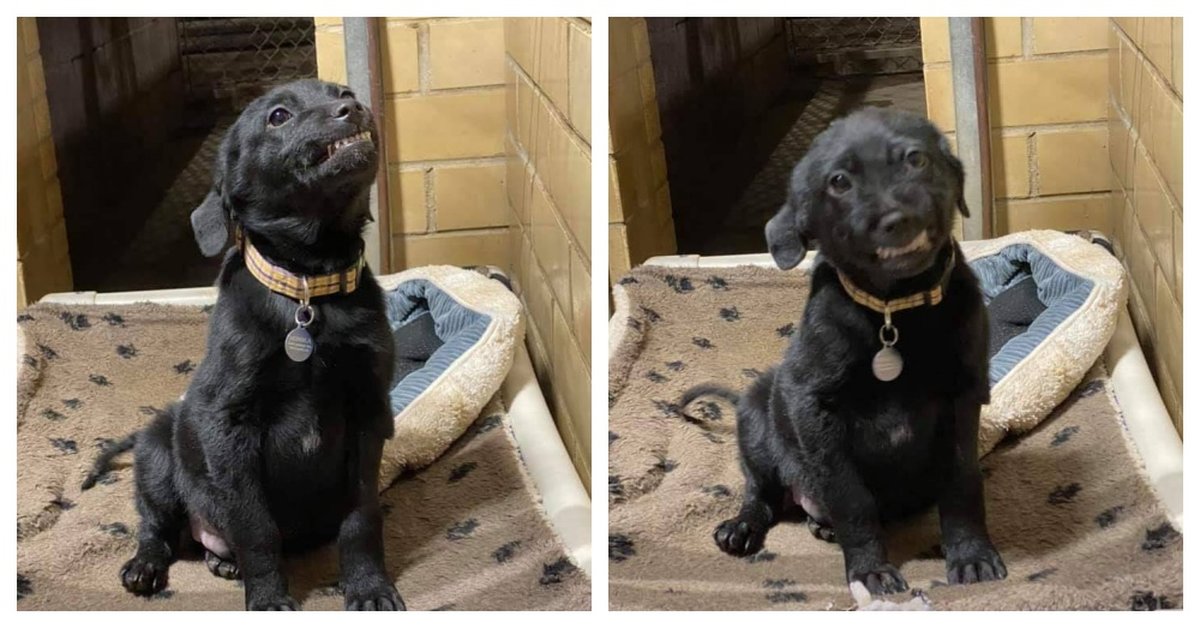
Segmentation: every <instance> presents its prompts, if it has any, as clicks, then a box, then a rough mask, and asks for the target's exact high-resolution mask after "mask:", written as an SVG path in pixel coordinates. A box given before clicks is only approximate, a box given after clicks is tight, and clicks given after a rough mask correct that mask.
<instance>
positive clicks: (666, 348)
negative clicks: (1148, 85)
mask: <svg viewBox="0 0 1200 628" xmlns="http://www.w3.org/2000/svg"><path fill="white" fill-rule="evenodd" d="M1085 244H1086V243H1085ZM1088 246H1090V245H1088ZM990 250H992V249H985V251H990ZM995 250H1000V249H995ZM808 285H809V284H808V275H807V273H803V272H780V271H778V270H773V269H765V268H757V267H751V266H741V267H735V268H729V267H707V268H668V267H653V266H644V267H640V268H637V269H635V270H634V271H632V272H631V273H630V274H629V275H628V276H626V277H624V278H623V279H621V280H620V281H619V282H618V285H617V286H616V288H615V289H614V304H615V313H614V315H613V318H612V320H611V323H610V362H609V364H610V366H609V394H610V413H609V445H608V447H609V510H610V514H609V583H610V585H609V601H610V605H611V607H612V608H614V609H622V610H627V609H646V610H649V609H679V610H682V609H688V610H718V609H721V610H725V609H729V610H734V609H776V610H782V609H808V610H824V609H845V608H850V607H853V606H854V605H855V604H856V602H855V599H854V598H853V597H852V596H851V594H850V591H849V590H848V588H847V586H846V582H845V572H844V566H843V559H842V555H841V551H840V549H839V548H838V547H837V546H835V545H830V544H828V543H825V542H823V541H819V540H817V539H815V538H813V537H812V536H811V534H810V533H809V532H808V529H807V527H806V526H805V525H804V524H787V523H785V524H781V525H779V526H777V527H776V528H775V529H774V530H772V531H771V533H770V534H769V535H768V536H767V540H766V546H765V547H764V549H763V551H761V552H760V553H758V554H756V555H754V556H751V557H748V558H735V557H732V556H728V555H726V554H723V553H722V552H720V551H719V550H718V549H717V547H716V545H715V544H714V543H713V540H712V532H713V529H714V528H715V527H716V525H717V524H718V523H719V522H720V521H722V520H724V519H726V518H729V517H731V516H733V515H735V514H736V513H737V511H738V507H739V505H740V502H741V489H742V477H741V473H740V471H739V469H738V459H737V450H736V437H735V433H734V421H735V419H734V409H733V408H732V407H731V406H730V405H728V404H726V403H725V402H724V401H721V400H719V399H701V400H698V401H697V402H696V403H694V404H693V405H692V406H691V407H690V408H687V409H686V412H687V415H689V416H690V417H692V418H693V419H699V420H698V421H689V420H685V419H684V418H683V412H684V409H681V408H679V407H678V406H677V405H676V402H677V400H678V399H679V397H680V395H681V394H682V393H683V391H684V390H686V389H688V388H689V387H691V386H693V385H696V384H701V383H706V382H722V383H726V384H730V385H732V386H735V387H738V386H741V385H744V384H748V383H749V382H751V381H752V379H753V378H754V377H757V375H758V374H759V373H760V372H761V371H762V370H764V369H766V368H768V367H769V366H771V365H772V364H775V363H777V362H778V360H779V356H781V355H782V353H783V350H784V348H785V347H786V346H787V343H788V342H789V341H790V339H791V336H792V335H793V334H794V333H795V330H796V324H797V321H799V319H800V314H801V312H802V311H803V307H804V300H805V296H806V295H807V290H808ZM781 294H788V295H795V296H794V297H791V296H789V298H788V299H785V300H781V299H780V296H779V295H781ZM1086 366H1087V367H1088V368H1089V369H1091V370H1090V371H1089V372H1088V373H1087V374H1085V376H1084V380H1083V381H1082V382H1081V384H1080V385H1079V386H1076V387H1075V389H1074V391H1072V392H1070V393H1069V394H1068V396H1067V398H1066V399H1065V400H1064V401H1063V402H1062V403H1061V404H1059V406H1058V408H1057V409H1056V410H1054V411H1053V412H1051V413H1050V416H1049V417H1048V418H1047V419H1046V420H1045V421H1043V422H1042V423H1041V424H1040V425H1037V426H1035V427H1033V429H1031V430H1030V431H1029V432H1027V433H1025V434H1023V435H1021V436H1019V437H1017V436H1014V437H1010V438H1008V439H1006V440H1004V441H1003V442H1001V443H1000V444H999V445H998V446H997V447H995V449H994V450H993V451H992V452H991V453H990V454H988V455H987V456H985V457H984V458H983V459H982V463H981V464H982V467H983V468H984V473H985V476H986V478H987V479H986V480H985V485H984V488H985V492H986V500H987V512H988V524H989V529H990V532H991V535H992V539H993V540H994V541H995V543H996V546H997V548H998V549H999V550H1000V552H1001V554H1002V555H1003V557H1004V559H1005V561H1006V563H1007V565H1008V572H1009V576H1008V579H1007V580H1004V581H1002V582H993V583H986V584H977V585H970V586H947V585H946V584H945V582H946V580H945V579H946V575H945V564H944V559H943V558H942V557H941V555H940V551H941V550H940V547H939V543H940V532H939V527H938V522H937V518H936V514H934V513H930V514H928V515H927V516H924V517H922V518H919V519H917V520H914V521H912V522H909V523H906V524H904V525H901V526H897V527H895V528H892V529H889V530H888V542H889V552H890V555H891V558H892V559H893V561H894V562H895V564H896V565H897V567H899V568H900V570H901V572H902V573H903V574H904V576H905V577H906V579H907V580H908V582H909V584H910V586H912V587H913V589H914V590H921V591H922V592H923V593H922V595H924V596H925V598H926V599H927V600H928V606H929V607H931V608H933V609H938V610H949V609H959V610H1001V609H1011V610H1017V609H1130V608H1137V609H1157V608H1168V607H1181V606H1182V604H1183V598H1182V596H1183V588H1182V543H1183V542H1182V536H1181V533H1180V531H1179V530H1178V529H1177V528H1176V527H1174V525H1173V524H1172V519H1171V517H1170V515H1169V513H1168V511H1167V509H1166V508H1165V507H1164V506H1163V504H1162V502H1160V501H1159V499H1158V498H1157V496H1156V494H1155V491H1154V489H1153V488H1152V487H1151V485H1150V483H1149V481H1148V480H1147V478H1146V477H1145V476H1144V475H1143V472H1142V464H1141V460H1140V459H1139V457H1138V454H1137V453H1136V449H1135V448H1134V447H1133V445H1132V444H1131V443H1130V442H1129V438H1128V433H1127V429H1126V426H1125V422H1124V417H1123V416H1122V413H1121V408H1120V407H1119V406H1118V405H1117V404H1116V401H1115V399H1114V398H1113V396H1112V394H1111V390H1110V381H1109V378H1108V376H1107V372H1106V365H1105V364H1104V363H1103V362H1096V361H1095V360H1092V361H1090V362H1089V363H1088V364H1087V365H1086ZM910 596H911V594H910V593H906V594H900V595H897V596H891V598H890V599H891V600H892V601H897V602H906V601H909V600H910ZM920 605H921V606H924V605H925V604H924V603H922V604H920Z"/></svg>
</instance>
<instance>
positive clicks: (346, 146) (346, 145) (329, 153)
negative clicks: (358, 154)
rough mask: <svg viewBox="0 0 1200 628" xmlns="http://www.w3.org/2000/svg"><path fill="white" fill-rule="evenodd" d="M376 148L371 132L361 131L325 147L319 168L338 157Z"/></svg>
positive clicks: (318, 160) (319, 158)
mask: <svg viewBox="0 0 1200 628" xmlns="http://www.w3.org/2000/svg"><path fill="white" fill-rule="evenodd" d="M364 144H365V145H366V146H372V147H373V146H374V145H375V142H374V140H373V139H372V138H371V132H370V131H360V132H358V133H355V134H354V135H349V136H347V137H343V138H342V139H340V140H335V141H333V142H330V143H329V144H326V145H325V152H324V153H323V154H321V155H320V156H319V157H318V159H317V164H316V165H318V166H321V165H324V164H326V163H328V162H330V161H332V160H333V159H334V158H335V157H337V156H338V155H341V154H344V153H348V152H355V151H357V150H358V149H361V148H366V146H364Z"/></svg>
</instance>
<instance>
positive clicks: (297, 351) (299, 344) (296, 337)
mask: <svg viewBox="0 0 1200 628" xmlns="http://www.w3.org/2000/svg"><path fill="white" fill-rule="evenodd" d="M283 350H284V351H285V352H286V353H287V357H289V358H291V359H292V361H293V362H303V361H305V360H307V359H308V358H309V357H310V356H312V353H313V339H312V335H310V334H309V333H308V330H307V329H305V328H303V327H297V328H295V329H293V330H292V331H291V332H290V333H288V335H287V338H286V339H284V341H283Z"/></svg>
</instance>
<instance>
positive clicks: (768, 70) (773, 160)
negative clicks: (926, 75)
mask: <svg viewBox="0 0 1200 628" xmlns="http://www.w3.org/2000/svg"><path fill="white" fill-rule="evenodd" d="M646 22H647V27H648V32H649V35H650V37H649V39H650V50H651V59H652V61H653V64H654V74H655V87H656V94H657V99H658V105H659V117H660V120H661V125H662V129H663V134H662V137H663V147H664V152H665V155H666V161H667V176H668V180H669V183H670V189H671V205H672V211H673V213H674V216H673V218H674V222H675V230H676V241H677V243H678V251H679V252H680V253H698V254H702V255H729V254H740V253H761V252H764V251H765V250H766V245H765V242H764V241H763V235H762V234H763V227H764V225H765V224H766V222H767V220H769V219H770V217H771V216H772V215H773V214H774V213H775V211H776V210H778V209H779V206H780V205H781V204H782V203H783V201H784V198H785V196H786V191H787V180H788V177H789V174H790V172H791V169H792V167H793V166H794V165H795V163H796V162H797V161H799V160H800V158H801V157H802V156H803V155H804V153H805V151H807V150H808V146H809V144H811V142H812V140H813V138H814V137H815V136H816V135H817V134H818V133H820V132H821V131H822V130H823V129H824V128H825V127H826V126H828V125H829V123H830V122H832V121H833V120H835V119H837V118H839V117H842V116H844V115H846V114H847V113H849V112H851V111H853V110H855V109H857V108H860V107H864V106H878V107H895V108H900V109H905V110H909V111H913V112H916V113H920V114H922V115H924V114H925V86H924V79H923V75H922V62H921V39H920V25H919V21H918V19H917V18H915V17H913V18H896V17H891V18H871V17H858V18H648V19H647V20H646Z"/></svg>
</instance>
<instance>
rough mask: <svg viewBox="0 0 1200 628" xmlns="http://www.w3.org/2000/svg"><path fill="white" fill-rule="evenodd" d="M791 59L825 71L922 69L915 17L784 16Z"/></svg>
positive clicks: (796, 65) (800, 65) (819, 72)
mask: <svg viewBox="0 0 1200 628" xmlns="http://www.w3.org/2000/svg"><path fill="white" fill-rule="evenodd" d="M785 23H786V32H787V45H788V58H789V62H790V63H791V65H792V66H793V67H794V68H802V69H804V70H805V71H806V72H809V73H815V74H817V75H825V76H830V75H832V76H852V75H858V74H900V73H904V72H920V71H921V25H920V20H919V19H918V18H915V17H833V18H806V17H793V18H787V19H786V20H785Z"/></svg>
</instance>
